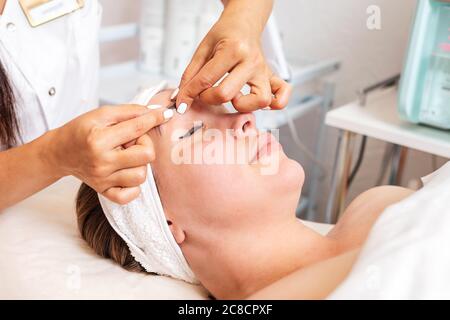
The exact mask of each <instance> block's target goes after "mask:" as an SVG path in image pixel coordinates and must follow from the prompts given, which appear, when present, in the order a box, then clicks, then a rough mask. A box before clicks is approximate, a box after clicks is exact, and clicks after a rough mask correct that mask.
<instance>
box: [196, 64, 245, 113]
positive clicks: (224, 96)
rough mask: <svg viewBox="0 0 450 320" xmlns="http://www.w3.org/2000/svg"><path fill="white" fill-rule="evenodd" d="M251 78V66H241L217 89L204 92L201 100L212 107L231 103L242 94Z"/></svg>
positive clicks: (213, 88)
mask: <svg viewBox="0 0 450 320" xmlns="http://www.w3.org/2000/svg"><path fill="white" fill-rule="evenodd" d="M250 77H251V68H250V66H247V65H244V64H239V65H237V66H236V67H235V68H234V69H233V70H232V71H231V72H230V74H228V75H227V76H226V78H225V79H224V80H223V81H222V82H221V83H220V84H219V85H218V86H217V87H212V88H209V89H206V90H204V91H203V92H202V93H201V94H200V96H199V98H200V100H201V101H202V102H204V103H206V104H211V105H217V104H223V103H227V102H230V101H231V100H232V99H233V98H236V96H237V95H238V94H239V93H240V92H241V90H242V88H243V87H244V86H245V84H246V83H247V81H248V80H249V79H250Z"/></svg>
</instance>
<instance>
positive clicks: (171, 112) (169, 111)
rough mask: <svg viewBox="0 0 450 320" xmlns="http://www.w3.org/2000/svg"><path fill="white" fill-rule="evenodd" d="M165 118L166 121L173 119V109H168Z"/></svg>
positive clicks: (164, 114) (164, 113)
mask: <svg viewBox="0 0 450 320" xmlns="http://www.w3.org/2000/svg"><path fill="white" fill-rule="evenodd" d="M163 117H164V119H166V120H169V119H170V118H172V117H173V110H172V109H167V110H166V111H164V112H163Z"/></svg>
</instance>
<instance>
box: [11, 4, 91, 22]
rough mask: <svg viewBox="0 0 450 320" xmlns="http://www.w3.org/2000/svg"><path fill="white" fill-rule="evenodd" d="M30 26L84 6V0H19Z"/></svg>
mask: <svg viewBox="0 0 450 320" xmlns="http://www.w3.org/2000/svg"><path fill="white" fill-rule="evenodd" d="M19 2H20V6H21V7H22V10H23V12H24V13H25V16H26V17H27V19H28V22H29V23H30V25H31V26H32V27H37V26H40V25H41V24H44V23H47V22H49V21H52V20H55V19H58V18H59V17H62V16H64V15H66V14H69V13H71V12H73V11H76V10H79V9H81V8H83V7H84V0H19Z"/></svg>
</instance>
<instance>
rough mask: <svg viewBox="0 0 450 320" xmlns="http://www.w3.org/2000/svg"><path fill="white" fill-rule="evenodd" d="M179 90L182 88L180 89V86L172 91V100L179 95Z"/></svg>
mask: <svg viewBox="0 0 450 320" xmlns="http://www.w3.org/2000/svg"><path fill="white" fill-rule="evenodd" d="M178 92H180V89H179V88H176V89H175V90H174V91H173V92H172V95H171V96H170V100H174V99H175V98H176V97H177V95H178Z"/></svg>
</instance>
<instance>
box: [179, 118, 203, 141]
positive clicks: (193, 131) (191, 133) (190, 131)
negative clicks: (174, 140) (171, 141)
mask: <svg viewBox="0 0 450 320" xmlns="http://www.w3.org/2000/svg"><path fill="white" fill-rule="evenodd" d="M202 128H203V122H202V123H200V124H198V125H195V126H193V127H192V128H191V129H190V130H189V131H188V132H186V134H184V135H182V136H181V137H180V138H179V139H186V138H189V137H190V136H192V135H193V134H194V133H195V132H197V131H198V130H200V129H202Z"/></svg>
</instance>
